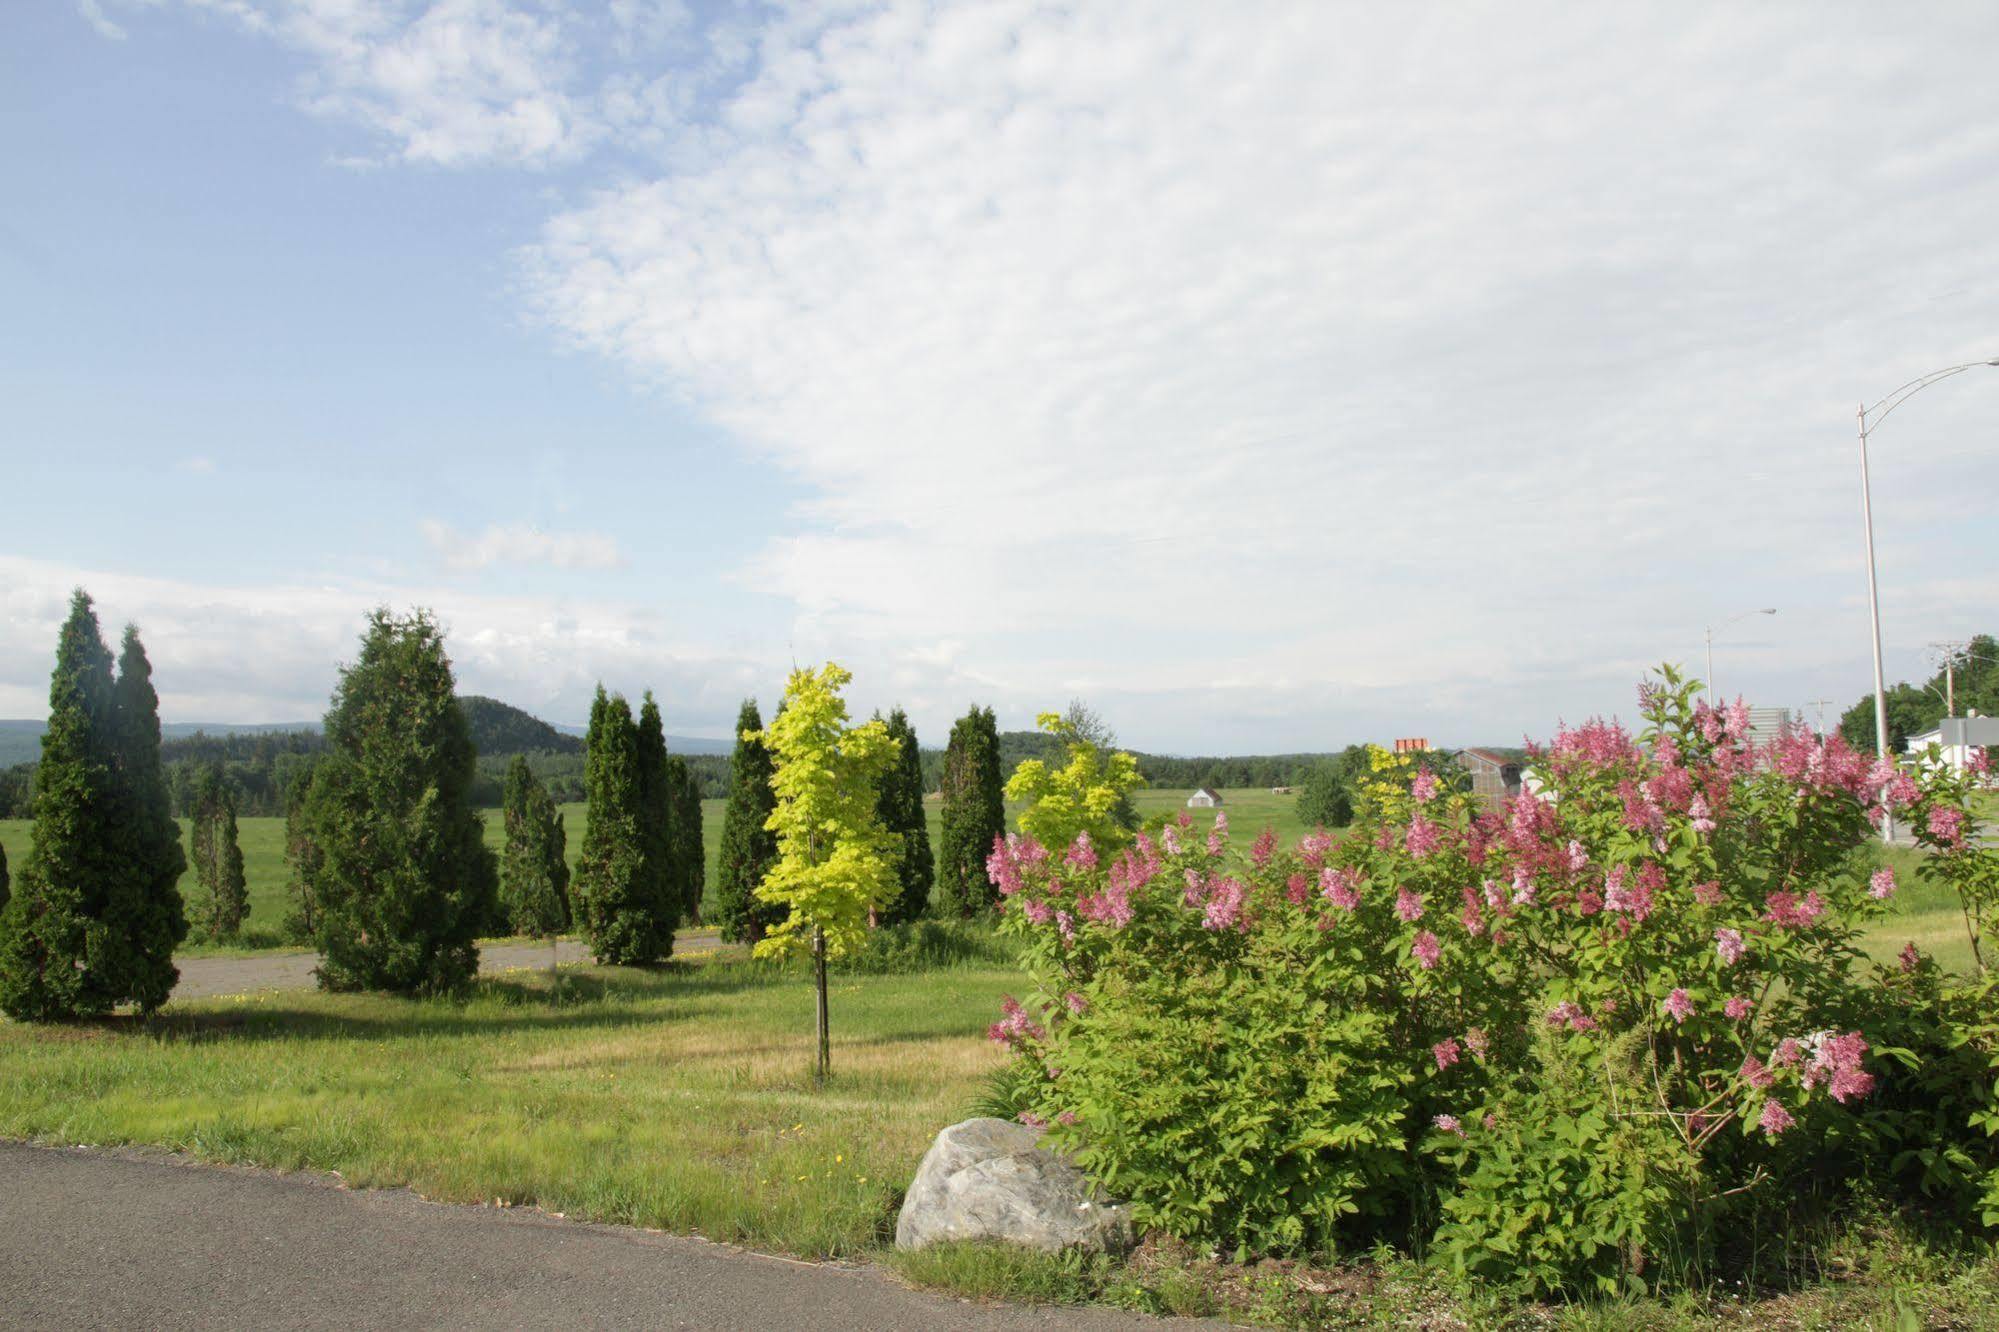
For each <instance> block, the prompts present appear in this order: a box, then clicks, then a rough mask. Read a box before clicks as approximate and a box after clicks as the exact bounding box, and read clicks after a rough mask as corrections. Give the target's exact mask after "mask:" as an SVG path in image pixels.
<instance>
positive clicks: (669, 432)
mask: <svg viewBox="0 0 1999 1332" xmlns="http://www.w3.org/2000/svg"><path fill="white" fill-rule="evenodd" d="M1224 14H1226V15H1227V17H1226V19H1224V18H1222V17H1221V16H1222V15H1224ZM1995 50H1999V10H1995V9H1994V8H1993V7H1991V6H1988V5H1980V4H1974V3H1970V2H1969V0H1967V2H1966V3H1962V4H1951V3H1945V4H1938V5H1932V6H1928V7H1925V8H1924V9H1923V10H1922V11H1921V14H1920V16H1919V17H1912V16H1911V15H1910V13H1909V12H1907V11H1901V10H1897V9H1896V8H1895V7H1892V6H1879V5H1874V6H1863V5H1857V4H1856V5H1827V4H1822V3H1814V4H1799V5H1778V4H1773V5H1758V6H1740V5H1736V6H1725V7H1724V6H1719V5H1716V6H1688V5H1684V4H1679V5H1667V4H1660V5H1656V6H1650V7H1644V6H1638V5H1606V6H1576V5H1573V4H1559V5H1535V4H1529V3H1521V2H1520V0H1509V2H1508V3H1503V4H1492V5H1470V4H1443V5H1428V6H1420V7H1412V6H1389V5H1373V6H1359V5H1339V4H1329V3H1323V2H1308V3H1299V4H1281V3H1261V2H1260V0H1250V2H1248V3H1243V4H1236V5H1230V6H1226V7H1217V6H1214V5H1211V4H1206V3H1188V4H1184V5H1176V4H1169V3H1166V2H1165V0H1141V2H1135V3H1129V4H1125V3H1117V2H1115V0H1092V2H1091V3H1088V4H1083V5H1076V6H1071V5H1057V4H1036V3H1013V2H1005V3H980V4H956V3H934V4H913V5H889V6H876V5H861V4H844V3H843V4H838V5H833V6H828V7H817V8H810V9H791V8H784V7H764V6H751V5H731V4H716V5H708V4H689V3H682V2H681V0H571V2H570V3H557V2H556V0H73V2H72V0H28V2H27V3H17V4H9V5H6V6H4V12H0V153H4V159H5V161H6V162H7V163H8V164H9V167H10V169H9V171H8V178H9V185H8V187H7V188H6V189H5V190H3V191H0V312H4V313H0V460H4V463H5V468H4V476H5V478H6V481H7V485H6V486H5V489H4V493H5V495H6V500H5V502H4V504H0V716H34V715H39V714H40V712H41V711H42V708H43V705H44V703H45V699H46V687H47V673H48V669H49V664H50V659H51V653H52V647H53V642H54V635H55V628H56V624H57V622H58V620H59V618H60V615H61V611H62V606H63V602H64V599H65V597H66V595H67V592H68V590H69V589H70V588H71V587H72V586H74V585H76V584H78V583H82V584H84V585H85V586H87V587H88V588H89V589H90V590H91V591H92V592H93V594H95V595H96V597H97V598H98V600H99V602H100V603H101V608H102V611H103V613H104V615H105V617H106V619H107V620H109V621H113V622H119V621H123V620H126V619H134V620H137V621H138V622H139V623H140V625H141V626H142V628H143V629H144V630H145V633H146V637H147V642H148V644H149V646H150V647H151V649H152V652H153V655H154V659H155V663H156V666H157V670H158V679H159V683H160V685H161V688H162V691H163V694H164V698H165V707H166V713H167V716H168V717H169V719H174V720H232V721H253V720H289V719H295V718H302V717H311V716H316V715H317V714H318V713H319V712H320V711H321V710H323V708H324V706H325V699H326V694H327V691H328V689H329V688H330V686H331V684H332V680H333V675H334V669H335V663H336V662H338V661H339V660H340V659H342V658H343V657H345V656H348V655H349V654H351V651H352V647H353V643H354V637H355V634H356V631H357V628H358V625H359V622H360V616H361V614H362V612H363V611H364V610H365V608H367V607H368V606H370V605H373V604H379V603H388V604H391V605H396V606H404V605H409V604H421V605H429V606H433V607H435V608H436V609H437V610H438V612H439V613H440V614H441V616H442V617H443V618H444V620H445V621H446V623H447V624H448V625H449V627H450V630H451V633H452V643H453V647H454V655H455V657H456V660H457V663H458V667H459V672H460V679H461V685H462V686H463V687H464V688H466V689H468V690H477V691H480V692H486V693H492V694H496V695H498V696H500V697H503V698H506V699H509V700H511V701H513V702H516V703H518V704H521V705H522V706H525V707H527V708H529V709H530V710H532V711H535V712H537V713H539V714H540V715H542V716H544V717H547V718H550V719H552V720H557V721H573V720H578V719H580V718H582V717H583V715H584V714H585V712H586V709H587V699H588V695H589V691H590V689H591V688H592V686H593V684H594V683H595V682H596V681H597V680H599V679H602V680H604V681H605V682H607V683H608V684H610V685H612V686H613V687H616V688H622V689H625V690H627V691H636V690H638V689H640V688H643V687H646V686H652V687H654V688H655V689H656V690H658V691H659V692H660V694H661V695H662V697H663V699H664V700H665V702H666V706H667V708H668V713H669V729H671V730H674V731H678V732H681V733H693V734H703V733H705V734H718V733H722V732H725V731H726V730H727V727H728V725H729V722H730V720H731V719H732V718H733V715H734V708H735V703H736V701H737V700H738V699H739V698H741V697H742V696H743V695H745V694H749V693H754V694H757V695H760V696H762V697H763V698H764V699H765V700H766V702H768V701H769V700H770V699H771V698H772V697H774V696H775V694H776V693H777V692H778V691H779V689H780V688H781V685H782V678H783V673H784V671H785V669H786V668H787V667H788V666H789V664H790V663H792V662H793V661H798V662H801V663H803V662H812V661H817V660H820V659H823V658H826V657H833V658H836V659H838V660H841V661H843V662H845V663H846V664H848V665H849V666H850V667H852V668H853V669H854V670H855V672H856V674H857V676H858V679H857V681H856V685H855V687H854V691H853V692H854V697H855V701H856V702H857V703H858V704H859V705H860V706H861V707H863V708H870V707H875V706H887V705H888V704H891V703H895V702H901V703H903V704H904V705H906V706H907V707H908V708H909V709H910V710H911V712H912V714H913V716H914V717H915V719H916V721H917V724H918V727H919V731H920V732H921V733H923V734H924V736H925V738H926V740H929V741H933V742H934V741H937V740H941V738H942V732H943V730H944V728H945V727H946V726H947V725H948V721H949V718H950V717H951V716H953V715H955V714H956V713H958V712H961V711H962V710H963V709H964V707H965V706H966V704H968V703H969V702H972V701H975V700H976V701H981V702H988V703H991V704H993V705H995V706H996V707H998V708H999V710H1000V713H1001V718H1002V723H1003V724H1005V725H1023V724H1028V723H1029V720H1030V718H1031V716H1032V714H1033V712H1034V711H1036V710H1037V709H1039V708H1043V707H1059V706H1060V705H1062V704H1063V703H1065V702H1066V701H1067V700H1068V699H1069V698H1071V697H1072V696H1077V695H1081V696H1084V697H1087V698H1088V699H1090V700H1091V701H1092V702H1093V703H1095V704H1096V705H1097V706H1098V708H1099V709H1100V710H1101V711H1102V712H1104V713H1105V714H1106V715H1107V716H1108V718H1109V719H1110V720H1111V721H1112V722H1113V723H1114V724H1115V725H1116V726H1117V727H1118V729H1119V730H1120V731H1121V733H1122V735H1123V736H1124V738H1125V740H1126V741H1127V742H1128V743H1131V744H1135V745H1139V746H1143V747H1146V748H1152V749H1160V750H1172V751H1179V752H1254V751H1267V750H1274V749H1325V748H1332V747H1336V746H1338V745H1342V744H1345V743H1348V742H1351V741H1355V740H1362V739H1370V738H1372V739H1380V738H1385V737H1389V736H1394V735H1407V734H1427V735H1429V736H1430V737H1431V738H1432V739H1435V740H1438V741H1442V742H1458V743H1472V742H1481V741H1482V742H1488V743H1511V742H1515V741H1517V740H1518V739H1519V738H1520V737H1521V736H1522V735H1523V734H1534V735H1543V734H1546V733H1547V732H1548V731H1549V730H1550V729H1551V727H1552V726H1553V724H1554V723H1555V721H1556V720H1557V719H1558V718H1563V717H1566V718H1569V719H1571V720H1574V719H1578V718H1580V717H1582V716H1584V715H1587V714H1589V713H1593V712H1612V711H1623V712H1626V713H1628V712H1629V710H1630V704H1629V699H1630V687H1631V684H1632V683H1633V681H1635V679H1636V678H1637V677H1638V676H1639V674H1640V673H1641V672H1642V670H1643V669H1644V667H1645V666H1646V665H1647V664H1648V663H1653V662H1657V661H1660V660H1662V659H1668V658H1671V659H1677V660H1681V661H1685V662H1687V663H1688V664H1690V665H1691V666H1693V667H1695V668H1696V669H1698V668H1699V666H1700V661H1701V654H1702V639H1703V628H1704V626H1706V625H1709V624H1719V623H1721V622H1722V621H1726V620H1728V619H1730V617H1733V616H1735V615H1737V614H1738V613H1739V612H1742V611H1744V610H1748V609H1751V608H1754V607H1758V606H1774V607H1777V608H1778V610H1779V614H1778V615H1777V616H1775V617H1772V618H1764V617H1760V616H1759V617H1754V618H1751V619H1747V620H1742V621H1738V622H1736V623H1733V624H1731V625H1729V626H1727V627H1726V628H1725V629H1723V630H1721V631H1720V633H1719V635H1718V646H1717V650H1716V653H1717V661H1716V667H1717V670H1716V674H1717V675H1718V676H1719V678H1720V683H1721V685H1722V687H1723V688H1724V690H1726V691H1727V692H1730V693H1734V692H1737V691H1741V692H1743V693H1746V694H1747V695H1749V696H1750V697H1751V698H1752V700H1754V701H1756V702H1760V703H1776V704H1791V705H1794V706H1798V705H1806V706H1807V710H1808V711H1809V710H1810V709H1809V704H1810V703H1811V701H1812V700H1815V699H1820V698H1830V699H1833V700H1837V703H1836V706H1838V707H1844V706H1845V705H1846V704H1847V703H1848V702H1850V701H1851V700H1852V699H1853V698H1855V697H1857V696H1858V695H1859V694H1861V693H1862V692H1863V691H1864V690H1865V689H1866V688H1867V686H1868V638H1867V616H1866V584H1865V578H1864V563H1863V548H1862V544H1861V531H1860V521H1859V517H1860V515H1859V485H1858V469H1857V459H1856V451H1855V446H1854V442H1853V425H1854V422H1853V413H1854V409H1855V406H1856V405H1857V402H1858V401H1859V400H1861V399H1863V398H1864V399H1866V400H1867V401H1870V402H1871V401H1873V400H1874V399H1876V398H1879V397H1881V396H1882V395H1884V394H1886V393H1888V392H1889V391H1890V390H1892V389H1893V388H1894V387H1895V386H1896V385H1898V384H1900V383H1902V382H1903V381H1905V380H1907V379H1909V378H1911V377H1913V376H1916V375H1920V374H1923V373H1924V372H1927V371H1929V370H1932V369H1935V368H1937V367H1940V366H1945V365H1950V364H1953V363H1956V362H1961V361H1967V360H1971V359H1974V358H1976V359H1984V358H1989V357H1995V356H1999V247H1995V246H1994V245H1993V243H1992V235H1993V226H1994V220H1995V219H1999V80H1995V79H1993V78H1992V77H1991V69H1992V54H1993V52H1994V51H1995ZM1995 440H1999V370H1992V371H1975V372H1972V373H1969V374H1966V375H1964V376H1961V377H1959V378H1957V379H1954V380H1951V381H1949V382H1947V383H1944V384H1940V385H1938V386H1937V387H1936V388H1934V389H1932V390H1930V391H1928V392H1926V393H1925V394H1924V395H1923V396H1921V397H1920V398H1918V399H1916V400H1914V401H1913V402H1911V404H1910V405H1909V406H1907V407H1906V408H1904V409H1902V410H1901V411H1899V412H1897V413H1896V414H1895V416H1894V417H1893V418H1892V420H1890V421H1889V422H1888V423H1887V424H1886V425H1884V426H1883V427H1882V428H1881V430H1880V433H1879V434H1878V435H1876V436H1875V438H1874V464H1875V477H1874V479H1875V504H1876V514H1877V518H1878V521H1879V523H1880V532H1879V538H1880V543H1881V545H1880V557H1881V579H1882V598H1883V609H1884V624H1885V630H1886V639H1887V654H1888V660H1889V670H1890V674H1891V678H1894V677H1901V676H1911V675H1920V674H1927V672H1928V670H1929V665H1928V662H1927V659H1926V645H1927V644H1928V643H1929V642H1931V641H1932V640H1936V639H1943V638H1949V637H1953V636H1962V635H1965V634H1968V633H1970V632H1974V631H1978V630H1992V629H1994V628H1995V627H1999V538H1995V536H1994V535H1993V534H1994V531H1995V530H1999V521H1995V518H1994V513H1993V497H1994V495H1995V494H1999V450H1995Z"/></svg>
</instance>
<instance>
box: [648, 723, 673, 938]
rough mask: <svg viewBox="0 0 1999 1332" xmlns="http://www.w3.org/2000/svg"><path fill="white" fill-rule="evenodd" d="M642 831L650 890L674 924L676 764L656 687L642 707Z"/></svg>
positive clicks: (671, 927)
mask: <svg viewBox="0 0 1999 1332" xmlns="http://www.w3.org/2000/svg"><path fill="white" fill-rule="evenodd" d="M639 831H640V845H641V846H642V847H643V848H644V850H645V874H646V882H647V884H648V885H649V887H648V891H649V892H651V893H652V894H653V895H654V897H655V899H656V900H657V901H658V902H659V903H660V904H661V905H660V906H659V908H658V909H659V910H660V911H662V912H664V911H667V910H668V909H669V906H668V905H667V904H671V906H670V910H671V911H672V915H673V924H672V925H671V926H669V927H668V929H669V930H671V929H675V928H678V926H679V924H680V875H679V872H678V867H677V866H676V864H675V862H674V847H675V846H676V844H677V842H678V832H677V830H676V829H675V828H674V801H673V765H672V764H671V763H669V762H668V760H667V754H666V731H665V727H664V726H663V725H662V724H661V722H660V716H659V704H658V703H656V702H654V701H653V696H652V690H650V689H648V690H646V692H645V699H644V702H643V703H642V704H641V705H640V707H639Z"/></svg>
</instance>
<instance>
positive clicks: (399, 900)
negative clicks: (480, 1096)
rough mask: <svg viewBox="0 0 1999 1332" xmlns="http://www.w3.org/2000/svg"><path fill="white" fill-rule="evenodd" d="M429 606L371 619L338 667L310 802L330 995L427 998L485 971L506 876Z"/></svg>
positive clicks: (314, 883)
mask: <svg viewBox="0 0 1999 1332" xmlns="http://www.w3.org/2000/svg"><path fill="white" fill-rule="evenodd" d="M453 687H454V686H453V681H452V675H451V660H450V658H449V657H447V656H446V655H445V651H444V635H443V631H442V630H440V629H439V628H438V625H437V622H436V620H434V619H433V618H431V615H430V613H429V612H428V611H421V610H419V611H416V612H414V613H412V614H411V615H409V616H406V617H398V616H395V615H391V614H390V613H389V612H388V611H387V610H386V609H383V610H378V611H375V612H374V613H373V614H372V615H370V616H369V617H368V630H367V632H366V633H365V634H364V635H363V636H362V639H361V655H360V657H359V659H357V660H356V661H355V662H354V664H353V665H351V666H346V667H343V668H342V669H341V672H340V683H339V685H338V686H337V687H336V688H335V689H334V692H333V707H332V710H331V711H329V712H328V713H327V714H326V745H327V750H326V753H325V754H324V755H323V756H322V757H321V758H320V760H319V763H318V765H317V767H316V768H315V770H314V774H313V783H312V791H311V793H310V795H309V796H308V797H307V799H306V804H305V808H306V820H307V827H306V833H307V835H308V836H309V837H310V838H311V840H312V843H313V846H314V849H315V851H316V854H317V858H318V864H317V866H316V867H314V869H313V871H312V876H311V881H310V884H309V888H310V891H311V893H312V895H313V897H314V899H315V900H316V902H317V905H318V914H319V919H318V921H317V930H316V934H317V938H318V943H319V950H320V953H321V954H322V956H321V959H320V964H319V983H320V984H321V985H322V986H323V987H325V988H327V989H330V990H354V989H370V990H391V991H396V992H399V993H405V994H430V993H438V992H442V991H448V990H453V989H456V988H457V987H459V986H461V985H463V984H464V983H465V982H466V981H468V980H470V979H471V978H472V976H473V974H474V973H475V972H476V971H477V970H478V965H479V949H478V946H477V944H475V943H474V942H473V941H474V939H475V938H476V937H477V934H478V928H479V924H480V922H481V921H483V920H484V919H486V918H487V916H488V915H489V914H490V913H491V912H492V910H493V907H492V902H493V900H494V897H495V896H496V893H497V881H498V875H497V873H496V870H495V865H494V858H493V854H492V852H490V851H488V850H487V849H486V845H485V837H484V829H483V825H482V824H481V822H480V819H479V816H478V814H477V813H476V812H475V811H474V810H473V808H472V798H471V797H472V783H473V780H474V777H475V776H476V762H477V757H478V756H477V752H476V751H475V750H474V748H473V745H472V737H471V734H470V732H469V731H468V730H467V729H466V726H465V717H464V714H463V713H461V712H460V711H459V709H458V700H457V698H456V697H455V696H454V694H453Z"/></svg>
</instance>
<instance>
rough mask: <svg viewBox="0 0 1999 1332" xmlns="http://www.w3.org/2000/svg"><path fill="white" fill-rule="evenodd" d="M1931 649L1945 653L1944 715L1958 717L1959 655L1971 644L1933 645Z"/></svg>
mask: <svg viewBox="0 0 1999 1332" xmlns="http://www.w3.org/2000/svg"><path fill="white" fill-rule="evenodd" d="M1930 646H1931V647H1933V648H1935V649H1936V650H1937V651H1939V652H1941V653H1943V715H1944V716H1946V717H1955V716H1956V715H1957V654H1958V653H1960V652H1962V651H1964V650H1965V649H1967V648H1969V647H1970V646H1971V644H1969V643H1950V642H1944V643H1932V644H1930Z"/></svg>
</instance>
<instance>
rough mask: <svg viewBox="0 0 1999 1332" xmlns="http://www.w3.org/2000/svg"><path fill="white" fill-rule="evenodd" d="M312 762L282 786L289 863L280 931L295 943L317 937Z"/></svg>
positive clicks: (318, 863) (317, 849) (286, 849)
mask: <svg viewBox="0 0 1999 1332" xmlns="http://www.w3.org/2000/svg"><path fill="white" fill-rule="evenodd" d="M315 766H316V764H315V763H313V762H310V761H308V762H307V763H306V764H305V765H304V766H303V767H301V768H300V769H299V770H298V772H297V773H296V774H294V776H293V777H292V779H291V782H290V784H289V785H288V786H286V788H285V864H287V865H288V866H290V867H291V882H290V883H289V884H288V885H287V886H286V891H287V894H288V896H289V897H290V898H291V909H290V910H289V911H287V912H286V913H285V923H284V933H285V937H286V938H287V939H288V940H291V941H293V942H295V943H311V942H313V941H314V940H315V939H317V938H318V937H319V898H318V897H317V896H316V895H315V890H314V888H313V883H314V882H315V880H316V879H317V876H318V874H319V867H320V863H321V860H322V857H321V856H320V854H319V843H317V842H316V841H314V840H313V836H312V823H313V812H312V810H311V809H310V808H309V802H310V800H311V798H312V794H313V784H312V777H313V771H314V769H315Z"/></svg>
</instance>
